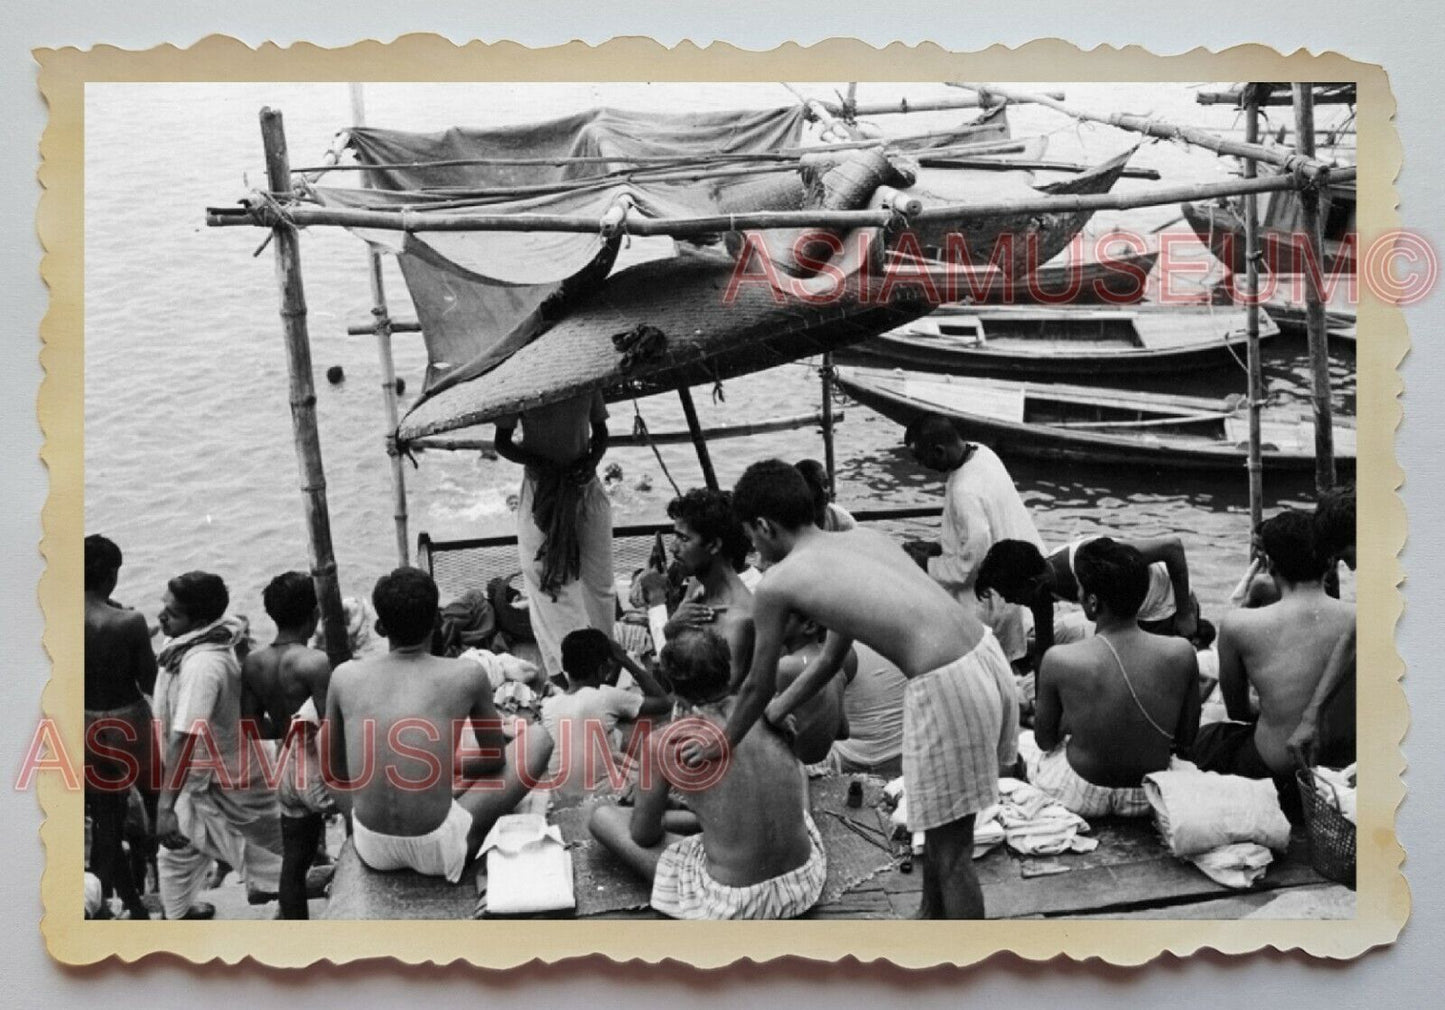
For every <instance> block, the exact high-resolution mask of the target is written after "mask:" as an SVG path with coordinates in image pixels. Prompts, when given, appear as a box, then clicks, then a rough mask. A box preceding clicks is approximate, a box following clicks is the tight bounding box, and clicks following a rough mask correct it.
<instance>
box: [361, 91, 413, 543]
mask: <svg viewBox="0 0 1445 1010" xmlns="http://www.w3.org/2000/svg"><path fill="white" fill-rule="evenodd" d="M351 121H352V124H353V125H355V126H365V125H366V96H365V94H364V93H363V92H362V89H361V84H360V83H359V82H353V83H352V84H351ZM366 259H367V272H368V274H369V276H370V278H371V317H372V325H371V332H372V333H374V334H375V335H376V358H377V362H378V363H379V364H380V366H381V403H382V410H383V411H384V413H385V416H386V436H385V444H386V455H387V457H388V461H389V463H390V467H391V516H392V521H393V522H394V523H395V525H396V559H397V560H396V563H397V564H398V565H400V566H402V567H406V566H407V565H409V564H411V542H410V540H411V538H410V536H409V534H408V532H407V507H406V468H405V466H404V465H403V464H402V460H401V452H400V451H399V450H398V449H397V446H396V428H397V425H398V423H399V422H400V416H399V412H398V410H397V403H396V360H395V358H393V357H392V353H391V333H392V322H391V312H390V310H389V309H388V308H387V304H386V284H385V280H384V278H383V276H382V261H381V253H380V252H379V251H377V249H376V247H375V246H372V245H368V246H367V247H366Z"/></svg>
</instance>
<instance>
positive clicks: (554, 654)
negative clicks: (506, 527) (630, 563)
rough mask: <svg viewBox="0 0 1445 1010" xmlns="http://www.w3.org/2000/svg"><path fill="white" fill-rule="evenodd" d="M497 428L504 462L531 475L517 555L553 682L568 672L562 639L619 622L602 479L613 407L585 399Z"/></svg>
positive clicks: (525, 485)
mask: <svg viewBox="0 0 1445 1010" xmlns="http://www.w3.org/2000/svg"><path fill="white" fill-rule="evenodd" d="M520 420H521V424H522V437H523V438H522V444H520V445H518V444H517V443H516V442H515V441H514V433H515V431H516V427H517V421H518V418H517V417H510V418H502V419H499V420H498V421H497V437H496V447H497V454H498V455H500V456H501V457H502V458H504V459H508V460H511V461H512V462H513V463H520V464H521V465H523V466H524V467H525V468H526V471H525V474H524V476H523V478H522V489H521V493H520V496H519V501H518V504H517V548H518V550H519V551H520V553H521V563H522V578H523V582H524V583H525V585H526V588H527V601H528V606H529V608H530V614H531V619H532V633H533V634H534V635H535V636H536V638H537V646H538V648H539V649H540V650H541V653H542V662H543V665H544V666H545V667H546V670H547V675H548V676H549V677H552V676H556V675H557V674H560V673H561V672H562V639H563V638H564V637H566V635H567V633H568V632H570V631H576V630H577V629H578V628H596V629H597V630H598V631H601V632H603V633H608V634H610V632H611V630H612V622H613V619H614V618H615V617H616V616H617V615H616V602H615V599H614V595H613V593H614V591H613V571H612V504H611V502H610V501H609V499H608V497H607V492H606V491H604V490H603V488H602V483H601V482H600V481H599V480H598V479H597V464H598V463H600V462H601V461H602V456H603V454H604V453H605V452H606V451H607V407H606V405H605V404H604V403H603V402H602V394H601V393H600V392H596V391H594V392H591V393H585V394H583V395H581V396H577V397H573V398H572V399H570V400H563V401H561V402H558V403H552V404H548V405H547V406H545V407H538V408H536V409H534V410H529V411H526V412H525V413H523V414H522V415H521V417H520Z"/></svg>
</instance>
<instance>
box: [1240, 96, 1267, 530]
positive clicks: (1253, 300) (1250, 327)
mask: <svg viewBox="0 0 1445 1010" xmlns="http://www.w3.org/2000/svg"><path fill="white" fill-rule="evenodd" d="M1255 97H1256V96H1255V94H1254V92H1253V91H1250V92H1248V93H1247V97H1246V100H1245V105H1244V140H1245V143H1247V144H1254V143H1257V142H1258V141H1259V106H1258V105H1257V104H1256V102H1255ZM1257 170H1258V169H1257V166H1256V165H1255V163H1254V162H1253V161H1252V160H1251V159H1249V158H1246V159H1245V160H1244V177H1245V178H1246V179H1252V178H1254V176H1255V172H1256V171H1257ZM1259 255H1260V250H1259V207H1258V200H1257V199H1256V198H1255V195H1254V194H1253V193H1250V194H1247V195H1246V196H1245V198H1244V262H1245V272H1244V278H1245V279H1244V284H1245V297H1246V301H1245V310H1244V311H1245V332H1246V333H1247V335H1248V338H1249V344H1248V349H1247V351H1246V357H1245V360H1246V363H1247V371H1248V380H1247V381H1248V392H1249V461H1248V463H1247V464H1246V468H1247V470H1248V472H1249V528H1250V531H1251V533H1256V534H1257V533H1258V532H1259V527H1260V524H1261V523H1262V522H1264V458H1263V449H1262V445H1261V435H1260V425H1259V415H1260V409H1261V407H1262V406H1263V403H1264V365H1263V363H1262V361H1261V359H1260V350H1259ZM1251 542H1253V541H1252V540H1251Z"/></svg>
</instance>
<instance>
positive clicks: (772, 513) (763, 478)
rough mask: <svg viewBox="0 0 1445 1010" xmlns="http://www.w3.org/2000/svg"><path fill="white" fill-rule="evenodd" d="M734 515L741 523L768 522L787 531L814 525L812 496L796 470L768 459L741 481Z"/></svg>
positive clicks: (806, 483)
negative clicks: (765, 520) (766, 520)
mask: <svg viewBox="0 0 1445 1010" xmlns="http://www.w3.org/2000/svg"><path fill="white" fill-rule="evenodd" d="M733 514H734V515H735V516H737V520H738V522H740V523H756V522H757V521H758V520H759V519H769V520H771V521H772V522H774V523H775V524H777V525H778V526H780V527H782V528H783V529H785V530H789V531H791V530H797V529H801V528H802V527H804V526H808V525H811V524H812V522H813V492H812V491H810V490H809V489H808V482H807V481H805V480H804V479H803V475H802V474H800V473H799V472H798V470H797V468H796V467H793V466H789V465H788V464H787V463H784V462H783V461H782V460H780V459H765V460H762V461H761V462H758V463H754V464H753V465H752V466H750V467H748V468H747V469H746V470H744V471H743V475H742V476H741V477H739V478H738V482H737V484H736V485H735V486H734V487H733Z"/></svg>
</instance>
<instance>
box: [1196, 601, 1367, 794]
mask: <svg viewBox="0 0 1445 1010" xmlns="http://www.w3.org/2000/svg"><path fill="white" fill-rule="evenodd" d="M1354 624H1355V608H1354V607H1353V606H1352V605H1351V604H1349V603H1344V602H1342V601H1340V600H1336V599H1334V598H1332V597H1330V596H1327V595H1325V593H1324V591H1323V590H1319V591H1306V592H1291V593H1286V594H1285V595H1284V597H1283V598H1282V599H1281V600H1280V601H1279V602H1278V603H1272V604H1270V605H1269V606H1267V607H1260V608H1258V609H1254V610H1235V611H1231V612H1230V613H1229V614H1228V615H1227V616H1226V617H1225V618H1224V621H1223V622H1222V623H1221V626H1220V630H1219V656H1220V682H1221V689H1222V690H1224V691H1225V692H1226V699H1225V700H1226V702H1228V700H1229V688H1228V687H1226V686H1225V681H1226V678H1228V679H1230V680H1232V681H1234V682H1236V683H1237V681H1238V677H1237V675H1235V676H1231V674H1232V673H1233V672H1234V671H1235V670H1236V669H1237V670H1239V671H1242V673H1243V677H1244V678H1245V680H1247V683H1248V685H1249V686H1252V687H1253V688H1254V689H1255V691H1256V692H1257V693H1258V695H1259V721H1258V722H1257V723H1256V724H1255V730H1254V743H1255V747H1256V748H1257V749H1258V750H1259V756H1260V757H1261V758H1263V759H1264V762H1265V763H1266V764H1267V765H1269V767H1270V768H1271V769H1273V770H1274V771H1276V772H1287V771H1289V770H1290V768H1291V767H1292V758H1291V757H1290V755H1289V752H1288V750H1287V749H1286V748H1285V741H1286V740H1288V739H1289V736H1290V734H1291V733H1293V732H1294V731H1295V728H1296V727H1298V726H1299V721H1300V714H1301V713H1302V712H1303V711H1304V709H1305V706H1306V705H1308V704H1309V701H1310V698H1311V697H1312V696H1313V694H1314V690H1315V687H1316V686H1317V685H1318V684H1319V680H1320V677H1321V676H1322V675H1323V674H1324V670H1325V666H1326V664H1327V662H1328V661H1329V658H1330V653H1331V652H1333V651H1334V648H1335V646H1336V645H1337V644H1338V643H1339V640H1340V639H1341V638H1342V637H1343V636H1344V635H1345V633H1346V632H1348V631H1349V630H1350V629H1351V628H1353V627H1354ZM1238 712H1239V705H1238V704H1237V703H1236V705H1234V706H1231V715H1235V714H1237V713H1238Z"/></svg>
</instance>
